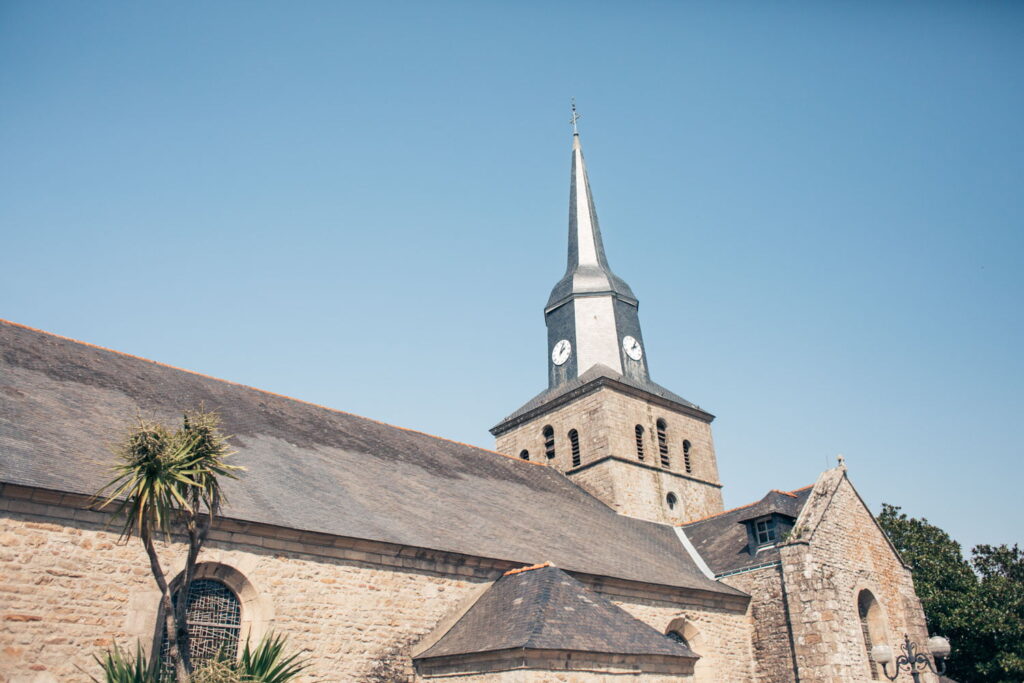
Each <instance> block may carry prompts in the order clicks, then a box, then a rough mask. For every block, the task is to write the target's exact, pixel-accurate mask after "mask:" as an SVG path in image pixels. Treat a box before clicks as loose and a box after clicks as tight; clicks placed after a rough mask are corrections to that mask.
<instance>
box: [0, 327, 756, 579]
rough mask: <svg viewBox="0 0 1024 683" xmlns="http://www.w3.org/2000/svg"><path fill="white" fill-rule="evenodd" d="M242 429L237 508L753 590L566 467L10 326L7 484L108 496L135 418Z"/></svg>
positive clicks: (1, 440) (253, 518) (619, 574)
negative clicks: (210, 415) (696, 559)
mask: <svg viewBox="0 0 1024 683" xmlns="http://www.w3.org/2000/svg"><path fill="white" fill-rule="evenodd" d="M201 403H202V404H204V405H205V406H206V408H207V409H212V410H215V411H217V412H218V413H219V414H220V415H221V417H222V419H223V424H224V430H225V433H227V434H231V435H234V437H233V439H232V445H233V446H234V448H236V449H237V450H238V452H239V454H238V457H237V463H238V464H240V465H244V466H245V467H246V468H247V470H246V472H244V473H243V474H242V476H241V478H240V479H239V480H238V481H230V480H229V481H227V482H226V484H225V490H226V493H227V497H228V505H227V507H226V508H225V511H224V515H225V516H226V517H229V518H233V519H237V520H242V521H250V522H256V523H264V524H271V525H275V526H281V527H286V528H291V529H296V530H302V531H311V532H319V533H326V534H332V535H337V536H343V537H350V538H357V539H366V540H372V541H381V542H386V543H393V544H398V545H403V546H410V547H415V548H426V549H434V550H440V551H447V552H453V553H460V554H464V555H469V556H475V557H483V558H493V559H499V560H507V561H510V562H513V563H516V564H533V563H535V562H538V561H541V560H551V561H553V562H555V563H556V564H557V565H558V566H559V567H562V568H563V569H565V570H567V571H572V572H579V573H584V574H591V575H596V576H607V577H616V578H620V579H625V580H631V581H639V582H645V583H651V584H660V585H665V586H672V587H679V588H689V589H698V590H704V591H710V592H713V593H719V594H725V595H732V596H743V595H744V594H743V593H741V592H739V591H737V590H735V589H733V588H731V587H729V586H726V585H724V584H721V583H718V582H716V581H712V580H709V579H708V578H706V577H705V576H704V575H703V574H702V573H701V572H700V571H699V570H698V569H697V568H696V566H695V565H694V563H693V561H692V560H691V559H690V557H689V556H688V555H687V553H686V551H685V550H684V548H683V546H682V545H681V543H680V542H679V539H678V538H677V537H676V535H675V532H674V530H673V529H672V528H671V527H668V526H664V525H660V524H654V523H651V522H646V521H642V520H638V519H633V518H630V517H625V516H622V515H619V514H616V513H615V512H614V511H613V510H611V509H610V508H608V507H607V506H605V505H604V504H603V503H601V502H600V501H599V500H597V499H596V498H594V497H592V496H591V495H589V494H587V493H586V492H584V491H583V490H582V489H580V488H579V487H577V486H576V485H575V484H573V483H572V482H570V481H569V480H568V479H566V477H565V476H563V475H562V474H560V473H559V472H558V471H557V470H555V469H554V468H549V467H545V466H542V465H538V464H534V463H530V462H525V461H522V460H519V459H517V458H509V457H506V456H504V455H501V454H499V453H495V452H493V451H487V450H484V449H480V448H475V447H472V446H468V445H465V444H460V443H456V442H453V441H448V440H445V439H440V438H437V437H433V436H429V435H427V434H423V433H420V432H415V431H411V430H406V429H401V428H398V427H394V426H391V425H387V424H383V423H380V422H376V421H374V420H370V419H367V418H364V417H358V416H356V415H351V414H349V413H344V412H340V411H337V410H332V409H329V408H324V407H321V406H317V405H313V404H310V403H305V402H302V401H298V400H295V399H292V398H287V397H284V396H279V395H276V394H271V393H268V392H265V391H260V390H257V389H252V388H250V387H245V386H242V385H238V384H234V383H231V382H226V381H224V380H219V379H215V378H212V377H206V376H203V375H199V374H195V373H192V372H187V371H184V370H180V369H176V368H172V367H169V366H166V365H161V364H159V363H155V362H153V361H149V360H145V359H142V358H137V357H134V356H129V355H126V354H123V353H118V352H115V351H111V350H108V349H103V348H99V347H95V346H91V345H88V344H83V343H81V342H77V341H74V340H70V339H66V338H63V337H58V336H56V335H52V334H48V333H45V332H40V331H38V330H33V329H30V328H27V327H23V326H20V325H17V324H14V323H10V322H6V321H0V483H9V484H17V485H23V486H32V487H40V488H44V489H52V490H57V491H63V492H70V493H79V494H86V495H89V494H93V493H95V492H96V491H97V490H99V489H100V488H101V487H102V486H103V485H104V484H106V483H107V481H108V480H109V479H110V476H111V475H110V471H109V465H110V464H111V462H112V456H111V454H110V450H109V447H110V445H111V444H112V443H114V442H116V441H117V440H118V439H119V438H120V436H121V435H122V434H123V433H124V431H125V430H126V429H127V428H128V427H129V426H130V425H131V424H132V422H133V420H134V418H135V416H136V415H139V414H142V415H146V416H152V417H155V418H157V419H160V420H162V421H165V422H167V423H172V424H173V423H177V422H178V421H179V420H180V414H181V412H182V411H183V410H185V409H188V408H193V407H195V406H198V405H199V404H201Z"/></svg>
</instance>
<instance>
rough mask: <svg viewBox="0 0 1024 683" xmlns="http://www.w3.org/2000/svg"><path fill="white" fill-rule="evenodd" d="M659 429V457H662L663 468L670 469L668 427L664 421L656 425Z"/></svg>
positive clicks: (659, 421)
mask: <svg viewBox="0 0 1024 683" xmlns="http://www.w3.org/2000/svg"><path fill="white" fill-rule="evenodd" d="M656 426H657V428H658V455H660V456H661V466H662V467H668V466H669V465H668V435H667V434H666V431H668V425H667V424H666V423H665V421H664V420H658V422H657V424H656Z"/></svg>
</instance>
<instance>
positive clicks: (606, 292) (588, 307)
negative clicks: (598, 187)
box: [544, 101, 647, 386]
mask: <svg viewBox="0 0 1024 683" xmlns="http://www.w3.org/2000/svg"><path fill="white" fill-rule="evenodd" d="M579 118H580V115H579V114H578V113H577V111H576V103H575V101H574V102H573V107H572V119H571V120H570V123H571V124H572V127H573V135H572V171H571V174H570V178H569V253H568V262H567V265H566V269H565V275H564V276H563V277H562V279H561V280H559V281H558V283H557V284H556V285H555V286H554V288H553V289H552V290H551V296H550V297H549V298H548V303H547V306H545V308H544V315H545V317H546V318H547V325H548V338H549V339H548V341H549V342H550V343H551V344H552V346H551V353H552V356H551V358H550V359H549V384H550V386H556V385H558V384H562V383H563V382H566V381H568V380H570V379H573V378H575V377H579V376H580V375H582V374H583V373H585V372H586V371H587V370H589V369H590V368H592V367H594V366H595V365H600V366H603V367H605V368H608V369H610V370H611V371H613V372H614V373H617V374H623V375H628V376H631V377H634V378H636V379H642V380H646V379H647V360H646V359H645V358H643V349H642V342H641V337H640V321H639V318H638V316H637V308H638V305H639V304H638V302H637V299H636V297H635V296H634V295H633V290H631V289H630V288H629V285H627V284H626V283H625V282H624V281H623V280H622V279H621V278H619V277H618V276H616V275H615V274H614V273H613V272H612V269H611V268H610V267H609V265H608V259H607V257H606V256H605V253H604V244H603V242H602V240H601V227H600V224H599V223H598V220H597V211H596V210H595V209H594V198H593V195H592V194H591V191H590V180H589V178H588V177H587V167H586V163H585V162H584V160H583V148H582V146H581V145H580V134H579V129H578V126H577V121H578V120H579Z"/></svg>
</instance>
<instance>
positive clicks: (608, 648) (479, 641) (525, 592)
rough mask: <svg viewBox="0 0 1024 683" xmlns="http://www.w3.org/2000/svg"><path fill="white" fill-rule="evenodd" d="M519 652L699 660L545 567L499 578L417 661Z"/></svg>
mask: <svg viewBox="0 0 1024 683" xmlns="http://www.w3.org/2000/svg"><path fill="white" fill-rule="evenodd" d="M514 648H525V649H535V650H570V651H574V652H600V653H608V654H618V655H663V656H668V657H684V658H690V659H696V658H697V657H698V655H697V654H695V653H694V652H693V651H692V650H691V649H690V648H689V647H687V646H686V645H684V644H682V643H679V642H676V641H675V640H672V639H671V638H669V637H667V636H665V635H664V634H662V633H659V632H658V631H656V630H655V629H653V628H651V627H650V626H648V625H647V624H645V623H644V622H642V621H640V620H639V619H637V618H635V617H633V616H632V615H630V614H629V613H628V612H626V611H625V610H623V609H622V608H621V607H618V606H616V605H614V604H613V603H612V602H611V601H609V600H608V599H607V598H604V597H602V596H600V595H598V594H597V593H594V592H593V591H591V590H589V589H588V588H587V587H586V586H584V585H583V584H582V583H580V582H579V581H577V580H576V579H574V578H572V577H571V576H569V575H568V574H566V573H565V572H563V571H562V570H560V569H558V568H556V567H552V566H547V565H540V566H537V567H530V568H527V569H526V570H525V571H512V572H508V573H506V574H505V576H503V577H501V578H500V579H498V580H497V581H496V582H495V583H494V584H493V585H492V586H491V587H490V588H489V589H487V591H486V592H485V593H484V594H483V595H481V596H480V597H479V598H478V599H477V601H476V602H475V603H473V605H472V606H471V607H470V608H469V609H468V610H467V611H466V612H465V613H464V614H463V615H462V617H461V618H460V619H459V620H458V621H457V622H456V623H455V624H454V625H452V627H451V628H450V629H448V631H447V633H445V634H444V635H443V636H441V637H440V638H439V639H438V640H437V641H436V642H435V643H434V644H433V645H431V646H430V647H429V648H428V649H426V650H425V651H423V652H421V653H419V654H417V655H416V659H428V658H431V657H450V656H456V655H466V654H475V653H481V652H493V651H500V650H509V649H514Z"/></svg>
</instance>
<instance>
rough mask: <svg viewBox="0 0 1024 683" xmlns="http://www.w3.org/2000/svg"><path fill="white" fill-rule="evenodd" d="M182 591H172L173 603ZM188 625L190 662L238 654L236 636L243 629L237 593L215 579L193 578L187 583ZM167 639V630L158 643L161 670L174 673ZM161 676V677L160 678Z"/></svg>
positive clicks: (200, 662)
mask: <svg viewBox="0 0 1024 683" xmlns="http://www.w3.org/2000/svg"><path fill="white" fill-rule="evenodd" d="M179 599H181V594H180V592H179V593H175V595H174V604H175V605H177V604H178V600H179ZM185 621H186V623H187V625H188V651H189V657H190V659H191V660H192V663H193V665H198V664H202V663H203V662H208V661H210V660H212V659H213V658H214V657H217V656H223V657H224V658H226V659H227V660H228V661H231V660H233V659H234V658H235V657H236V656H237V655H238V640H239V634H240V632H241V630H242V606H241V603H240V602H239V600H238V596H236V595H235V593H234V591H232V590H231V589H230V588H228V587H227V586H226V585H224V584H223V583H221V582H220V581H217V580H215V579H195V580H194V581H192V583H191V584H190V585H189V590H188V602H187V603H186V606H185ZM169 648H170V643H169V642H168V640H167V634H164V637H163V639H162V641H161V645H160V670H161V672H162V673H163V674H164V675H166V676H168V677H169V678H168V680H170V679H171V678H173V677H174V662H173V661H172V660H171V658H170V657H169V656H168V654H169V652H168V651H169ZM161 680H163V679H161Z"/></svg>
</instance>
